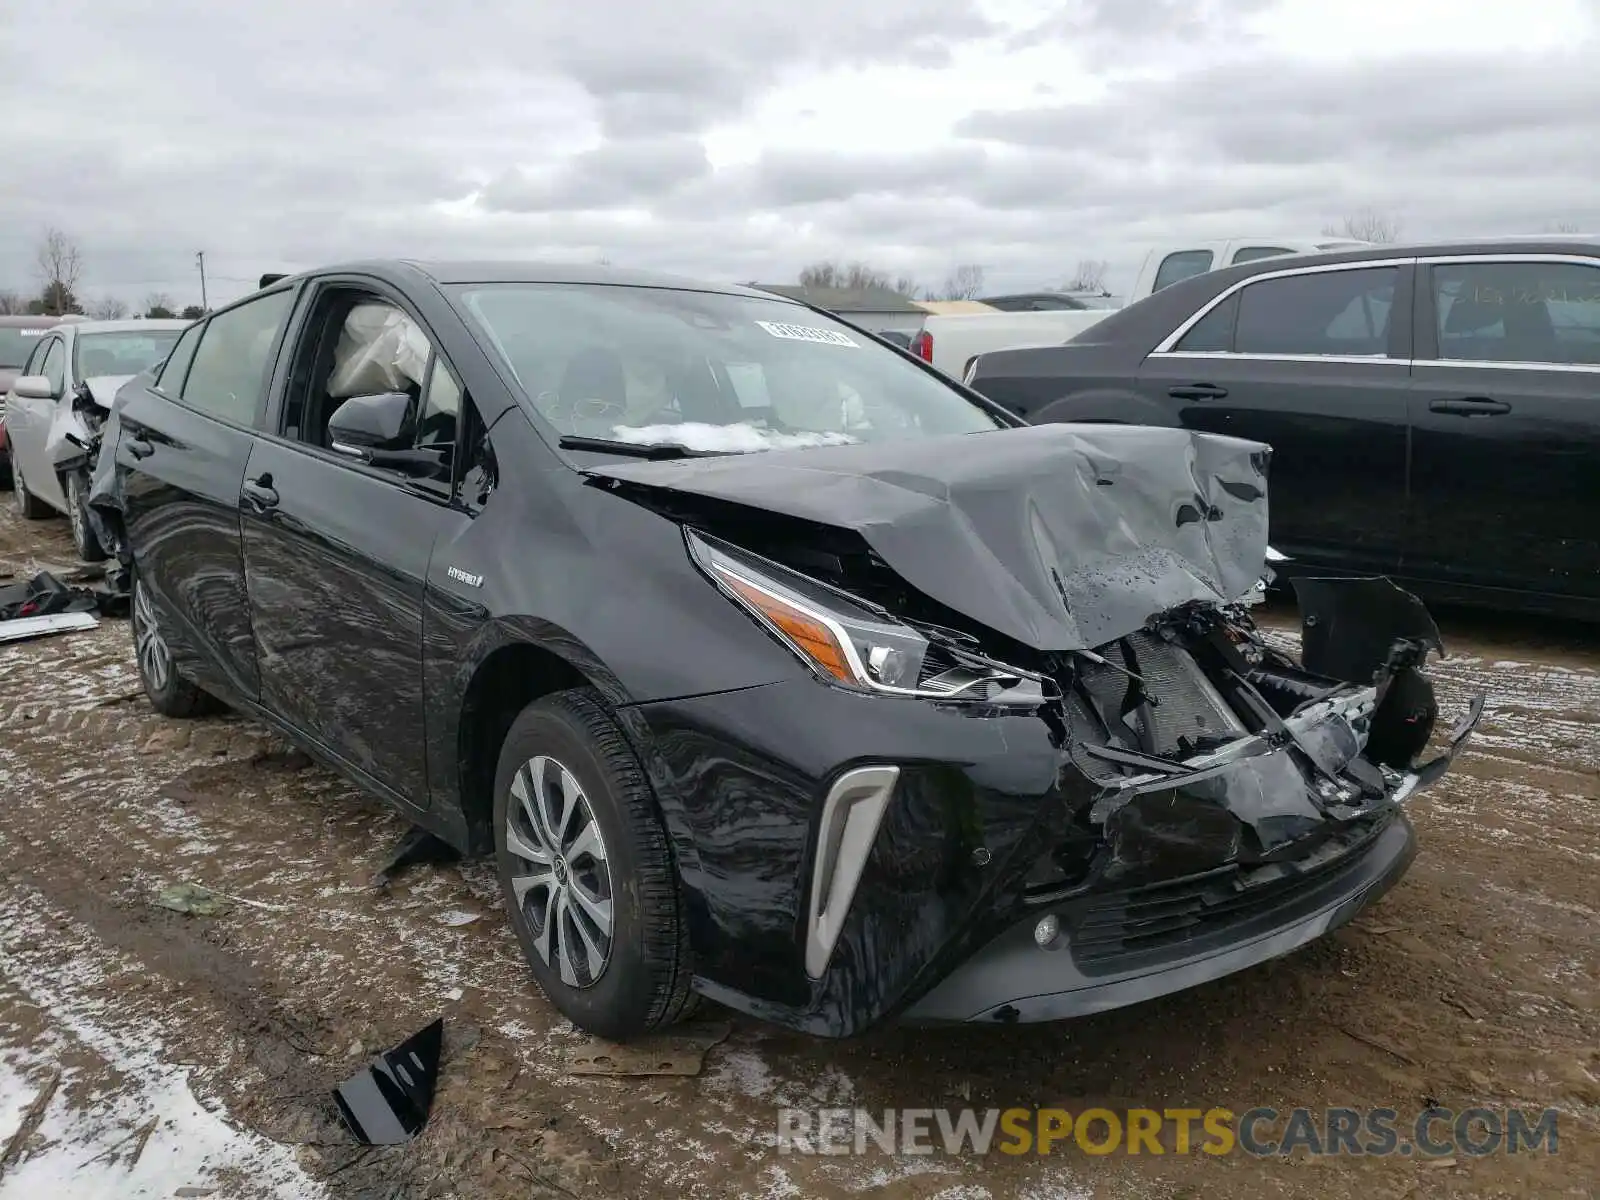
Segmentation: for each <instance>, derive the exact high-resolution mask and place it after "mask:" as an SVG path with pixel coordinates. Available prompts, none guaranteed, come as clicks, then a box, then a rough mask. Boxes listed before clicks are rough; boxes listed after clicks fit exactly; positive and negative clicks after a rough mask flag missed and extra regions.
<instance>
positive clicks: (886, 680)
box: [684, 529, 1045, 706]
mask: <svg viewBox="0 0 1600 1200" xmlns="http://www.w3.org/2000/svg"><path fill="white" fill-rule="evenodd" d="M684 537H685V540H686V541H687V542H688V546H689V554H690V556H691V557H692V558H693V559H694V561H695V563H696V564H697V565H698V566H699V567H700V569H701V570H702V571H704V572H705V573H706V575H707V577H708V578H710V580H711V581H712V582H713V583H714V584H716V585H717V587H718V588H719V589H720V590H721V591H722V593H723V595H725V596H727V597H728V599H730V600H732V601H733V602H734V603H735V604H737V605H739V607H741V608H743V609H744V610H745V611H746V612H748V613H749V614H750V615H751V616H753V617H755V619H756V620H757V621H759V622H760V623H761V624H762V625H763V626H765V627H766V629H767V630H768V632H770V633H771V634H772V635H773V636H774V637H776V638H777V639H778V640H779V641H780V642H782V643H783V644H784V645H785V646H787V647H788V648H789V649H790V650H792V651H793V652H794V653H795V654H796V655H798V656H799V658H800V660H801V661H802V662H804V663H805V664H806V665H807V666H808V667H810V668H811V669H812V670H813V671H815V672H816V673H817V674H818V675H820V676H821V677H822V678H823V679H824V680H826V681H827V682H829V683H834V684H839V685H841V686H843V687H849V688H854V689H856V690H858V691H867V692H873V693H877V694H880V695H891V696H920V697H922V698H924V699H928V700H955V701H980V702H984V703H988V704H1001V705H1007V706H1011V705H1022V706H1035V705H1038V704H1042V703H1043V702H1044V682H1045V681H1044V678H1043V677H1042V676H1039V675H1035V674H1033V673H1032V672H1028V671H1022V670H1019V669H1016V668H1012V667H1007V666H1005V665H1004V664H1000V663H992V662H989V661H988V660H986V659H984V658H983V657H982V656H981V655H978V654H975V653H972V652H970V651H965V650H962V649H960V648H958V647H953V646H950V645H946V644H939V645H935V644H934V642H932V641H931V640H930V639H929V637H928V636H927V635H926V634H925V633H923V632H922V631H921V630H919V629H916V628H914V627H913V626H911V625H908V624H906V623H905V622H903V621H899V620H897V619H896V618H895V617H894V616H893V615H892V614H890V613H888V612H886V611H885V610H884V609H882V608H879V607H878V606H877V605H873V604H869V603H867V602H866V601H864V600H862V599H860V598H858V597H856V596H851V595H849V594H848V593H846V592H842V591H840V590H839V589H838V588H836V587H833V586H832V585H830V584H827V583H823V582H822V581H821V580H817V579H813V578H811V577H810V576H809V575H802V574H801V573H800V572H798V571H794V570H791V569H790V568H788V567H785V566H783V565H781V564H779V563H775V562H772V561H770V560H769V559H765V558H761V557H760V556H758V555H755V554H751V553H750V552H748V551H746V550H741V549H740V548H738V547H737V546H732V545H730V544H728V543H727V542H723V541H720V540H718V539H715V538H712V537H709V536H707V535H706V534H703V533H697V532H695V531H694V530H692V529H685V530H684Z"/></svg>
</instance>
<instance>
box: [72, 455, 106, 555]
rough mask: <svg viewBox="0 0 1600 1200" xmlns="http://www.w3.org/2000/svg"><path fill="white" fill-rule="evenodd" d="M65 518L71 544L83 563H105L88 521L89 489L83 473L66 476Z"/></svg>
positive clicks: (92, 528) (98, 541)
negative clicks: (68, 523)
mask: <svg viewBox="0 0 1600 1200" xmlns="http://www.w3.org/2000/svg"><path fill="white" fill-rule="evenodd" d="M66 492H67V517H68V519H69V520H70V521H71V522H72V544H73V545H74V546H75V547H77V550H78V557H79V558H81V559H83V561H84V562H89V563H97V562H105V560H106V550H105V547H104V546H102V545H101V544H100V539H99V538H98V537H97V536H95V532H94V523H93V522H92V521H90V520H89V488H88V485H87V484H86V483H85V482H84V478H83V473H82V472H81V471H74V472H72V474H70V475H68V476H67V487H66Z"/></svg>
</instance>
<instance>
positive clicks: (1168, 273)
mask: <svg viewBox="0 0 1600 1200" xmlns="http://www.w3.org/2000/svg"><path fill="white" fill-rule="evenodd" d="M1212 258H1213V255H1212V253H1211V251H1209V250H1180V251H1178V252H1177V253H1176V254H1169V255H1167V256H1166V257H1165V258H1164V259H1162V260H1161V269H1160V270H1158V271H1157V272H1156V283H1155V287H1153V288H1151V289H1150V290H1151V291H1153V292H1159V291H1160V290H1161V289H1162V288H1164V287H1171V286H1172V285H1173V284H1175V283H1178V282H1180V281H1182V280H1185V279H1189V278H1192V277H1193V276H1195V275H1204V274H1205V273H1206V272H1207V271H1209V270H1211V261H1212Z"/></svg>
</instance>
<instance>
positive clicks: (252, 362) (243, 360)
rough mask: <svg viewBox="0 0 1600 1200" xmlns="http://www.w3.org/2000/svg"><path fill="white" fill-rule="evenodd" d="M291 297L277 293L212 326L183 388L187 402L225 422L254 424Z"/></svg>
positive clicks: (219, 317)
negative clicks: (274, 348)
mask: <svg viewBox="0 0 1600 1200" xmlns="http://www.w3.org/2000/svg"><path fill="white" fill-rule="evenodd" d="M292 296H293V293H292V292H291V291H288V290H285V291H281V292H272V293H270V294H268V295H266V296H262V297H260V298H259V299H256V300H250V301H248V302H246V303H244V304H241V305H239V306H238V307H237V308H230V309H228V310H227V311H225V312H220V313H218V314H216V316H214V317H212V318H211V319H210V320H209V321H207V322H206V327H205V333H204V335H203V336H202V337H201V339H200V347H199V349H198V350H196V351H195V354H194V361H193V362H192V363H191V364H190V366H189V375H188V378H187V379H185V380H184V383H183V402H184V403H185V404H188V405H190V406H191V407H193V408H197V409H199V410H200V411H201V412H205V413H209V414H211V415H212V416H215V417H221V418H222V419H223V420H225V421H232V422H234V423H235V424H238V425H252V424H254V423H255V420H256V410H257V409H258V407H259V406H260V403H261V392H262V389H263V388H264V387H265V385H266V379H267V369H268V367H269V366H270V365H271V362H272V350H273V347H274V346H276V345H277V342H278V335H279V334H280V333H281V332H282V331H283V322H284V319H285V318H286V317H287V316H288V315H289V301H290V299H291V298H292Z"/></svg>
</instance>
